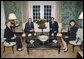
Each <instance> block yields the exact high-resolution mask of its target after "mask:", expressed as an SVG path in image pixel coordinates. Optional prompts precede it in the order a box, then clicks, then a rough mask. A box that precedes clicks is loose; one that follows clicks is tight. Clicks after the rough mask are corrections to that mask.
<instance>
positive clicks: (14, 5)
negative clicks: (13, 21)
mask: <svg viewBox="0 0 84 59" xmlns="http://www.w3.org/2000/svg"><path fill="white" fill-rule="evenodd" d="M4 8H5V9H4V10H5V16H6V20H8V16H9V14H10V13H11V12H14V13H15V15H16V17H17V20H20V23H21V22H22V15H21V2H20V1H4Z"/></svg>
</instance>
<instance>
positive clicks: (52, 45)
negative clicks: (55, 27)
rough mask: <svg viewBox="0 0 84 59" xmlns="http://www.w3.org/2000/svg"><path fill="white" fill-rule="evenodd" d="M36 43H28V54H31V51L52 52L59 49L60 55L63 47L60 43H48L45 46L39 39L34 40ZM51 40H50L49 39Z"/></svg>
mask: <svg viewBox="0 0 84 59" xmlns="http://www.w3.org/2000/svg"><path fill="white" fill-rule="evenodd" d="M33 40H34V43H33V44H31V43H30V42H28V43H27V53H28V54H29V50H46V49H47V50H50V49H58V54H60V49H61V45H60V43H59V42H57V43H53V42H51V43H49V41H46V42H45V43H44V44H43V43H42V42H41V41H40V40H39V39H33ZM48 40H49V39H48Z"/></svg>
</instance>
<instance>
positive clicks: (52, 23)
mask: <svg viewBox="0 0 84 59" xmlns="http://www.w3.org/2000/svg"><path fill="white" fill-rule="evenodd" d="M49 26H50V32H49V42H51V35H52V33H54V39H55V40H56V35H57V33H58V23H57V22H56V21H54V18H53V17H51V20H50V22H49Z"/></svg>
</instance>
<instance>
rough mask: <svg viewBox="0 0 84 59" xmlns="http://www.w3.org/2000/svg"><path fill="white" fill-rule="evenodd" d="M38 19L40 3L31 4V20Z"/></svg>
mask: <svg viewBox="0 0 84 59" xmlns="http://www.w3.org/2000/svg"><path fill="white" fill-rule="evenodd" d="M37 19H40V5H33V20H37Z"/></svg>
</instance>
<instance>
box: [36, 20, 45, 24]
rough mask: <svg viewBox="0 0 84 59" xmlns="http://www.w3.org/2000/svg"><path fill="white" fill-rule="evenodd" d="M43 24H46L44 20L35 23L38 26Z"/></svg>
mask: <svg viewBox="0 0 84 59" xmlns="http://www.w3.org/2000/svg"><path fill="white" fill-rule="evenodd" d="M45 22H46V19H37V21H36V23H37V24H38V25H41V24H45Z"/></svg>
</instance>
